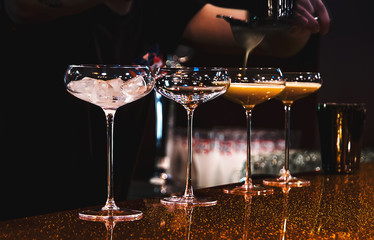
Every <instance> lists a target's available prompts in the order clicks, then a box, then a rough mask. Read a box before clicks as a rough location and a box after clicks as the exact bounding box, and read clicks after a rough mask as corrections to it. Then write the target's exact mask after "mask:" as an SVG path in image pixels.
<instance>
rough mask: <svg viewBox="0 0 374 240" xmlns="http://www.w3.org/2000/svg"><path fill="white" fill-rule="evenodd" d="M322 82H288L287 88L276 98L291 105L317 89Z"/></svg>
mask: <svg viewBox="0 0 374 240" xmlns="http://www.w3.org/2000/svg"><path fill="white" fill-rule="evenodd" d="M320 87H321V83H313V82H286V88H285V89H284V91H283V92H282V93H280V94H279V95H278V96H277V97H276V98H277V99H279V100H281V101H282V102H283V103H284V104H288V105H291V104H292V103H293V102H294V101H296V100H298V99H300V98H303V97H306V96H308V95H309V94H312V93H313V92H315V91H317V90H318V89H319V88H320Z"/></svg>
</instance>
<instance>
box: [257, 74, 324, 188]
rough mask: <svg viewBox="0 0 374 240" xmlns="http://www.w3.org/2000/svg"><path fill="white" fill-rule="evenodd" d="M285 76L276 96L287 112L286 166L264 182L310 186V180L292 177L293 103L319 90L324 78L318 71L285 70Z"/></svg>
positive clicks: (273, 184) (266, 183) (271, 184)
mask: <svg viewBox="0 0 374 240" xmlns="http://www.w3.org/2000/svg"><path fill="white" fill-rule="evenodd" d="M284 78H285V80H286V88H285V89H284V91H283V92H282V93H281V94H279V95H278V96H277V97H276V98H277V99H279V100H281V101H282V102H283V105H284V112H285V144H286V145H285V153H284V167H283V168H282V169H281V171H280V175H281V176H280V177H279V178H276V179H264V180H263V183H264V184H265V185H269V186H283V185H291V186H299V187H302V186H308V185H310V181H308V180H304V179H299V178H296V177H292V176H291V173H290V169H289V161H290V159H289V151H290V117H291V105H292V104H293V102H294V101H296V100H298V99H300V98H303V97H306V96H308V95H309V94H312V93H313V92H315V91H317V90H318V89H319V88H320V87H321V85H322V78H321V75H320V73H318V72H285V73H284Z"/></svg>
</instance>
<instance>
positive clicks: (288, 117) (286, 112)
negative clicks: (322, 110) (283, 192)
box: [283, 104, 291, 177]
mask: <svg viewBox="0 0 374 240" xmlns="http://www.w3.org/2000/svg"><path fill="white" fill-rule="evenodd" d="M284 115H285V119H284V129H285V132H284V136H285V151H284V169H283V170H284V173H283V176H287V177H290V173H289V164H290V135H291V132H290V131H291V128H290V126H291V104H285V105H284Z"/></svg>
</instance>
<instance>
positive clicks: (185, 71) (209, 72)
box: [155, 67, 230, 206]
mask: <svg viewBox="0 0 374 240" xmlns="http://www.w3.org/2000/svg"><path fill="white" fill-rule="evenodd" d="M229 86H230V78H229V76H228V73H227V69H225V68H199V67H193V68H161V69H158V71H157V80H156V85H155V89H156V91H157V92H159V93H160V94H162V95H163V96H165V97H167V98H169V99H171V100H173V101H176V102H177V103H179V104H181V105H182V106H183V107H184V108H185V109H186V111H187V121H188V124H187V146H188V158H187V174H186V188H185V191H184V195H183V196H182V197H177V196H172V197H168V198H164V199H162V200H161V203H162V204H165V205H168V204H177V205H185V206H186V205H200V206H212V205H215V204H216V203H217V201H216V200H213V199H209V198H199V197H196V196H195V195H194V193H193V188H192V182H191V179H192V178H191V170H192V168H191V165H192V124H193V114H194V110H195V109H196V108H197V106H199V105H200V104H202V103H204V102H207V101H210V100H212V99H214V98H216V97H218V96H220V95H222V94H223V93H224V92H226V90H227V88H228V87H229Z"/></svg>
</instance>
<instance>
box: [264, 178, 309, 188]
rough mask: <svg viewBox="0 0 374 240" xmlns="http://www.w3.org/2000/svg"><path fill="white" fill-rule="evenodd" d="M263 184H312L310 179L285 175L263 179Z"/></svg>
mask: <svg viewBox="0 0 374 240" xmlns="http://www.w3.org/2000/svg"><path fill="white" fill-rule="evenodd" d="M262 183H263V184H265V185H268V186H273V187H284V186H290V187H307V186H310V181H309V180H305V179H299V178H295V177H289V178H287V179H285V178H283V177H279V178H276V179H264V180H263V181H262Z"/></svg>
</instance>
